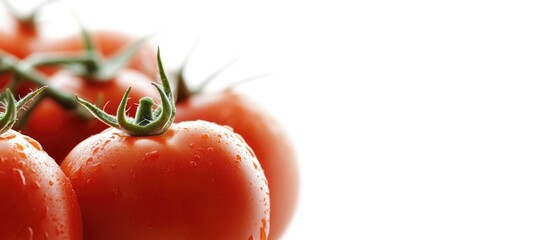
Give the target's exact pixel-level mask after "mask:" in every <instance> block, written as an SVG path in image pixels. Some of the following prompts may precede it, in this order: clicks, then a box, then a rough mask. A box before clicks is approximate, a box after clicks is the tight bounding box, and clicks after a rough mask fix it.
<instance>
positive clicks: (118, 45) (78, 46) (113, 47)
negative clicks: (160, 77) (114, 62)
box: [39, 30, 158, 79]
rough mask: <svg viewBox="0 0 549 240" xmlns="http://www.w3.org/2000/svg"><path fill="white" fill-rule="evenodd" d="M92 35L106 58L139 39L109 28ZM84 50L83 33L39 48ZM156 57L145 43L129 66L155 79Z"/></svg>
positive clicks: (68, 50)
mask: <svg viewBox="0 0 549 240" xmlns="http://www.w3.org/2000/svg"><path fill="white" fill-rule="evenodd" d="M90 36H91V38H92V41H93V43H94V45H95V47H96V48H97V50H98V51H99V52H100V53H101V54H102V55H103V57H105V58H109V57H111V56H113V55H114V54H116V53H118V52H119V51H121V50H123V49H124V48H125V47H127V46H129V45H131V44H132V43H134V42H136V41H137V40H138V39H136V38H134V37H133V36H131V35H126V34H124V33H121V32H118V31H108V30H97V31H91V32H90ZM83 50H84V42H83V40H82V34H76V35H71V36H69V37H66V38H62V39H56V40H53V41H50V42H48V43H47V44H44V45H42V46H40V48H39V51H41V52H80V51H83ZM155 59H156V57H155V50H154V49H153V48H152V47H151V46H150V45H147V44H143V45H142V46H141V47H140V48H139V50H138V51H137V52H136V54H135V55H134V56H133V58H132V59H131V61H130V62H129V63H128V68H131V69H134V70H137V71H139V72H142V73H144V74H145V75H147V76H149V77H151V78H153V79H154V78H156V76H157V74H158V71H157V68H156V62H155Z"/></svg>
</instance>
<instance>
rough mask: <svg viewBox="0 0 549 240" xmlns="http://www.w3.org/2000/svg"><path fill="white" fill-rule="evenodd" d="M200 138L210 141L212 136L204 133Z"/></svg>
mask: <svg viewBox="0 0 549 240" xmlns="http://www.w3.org/2000/svg"><path fill="white" fill-rule="evenodd" d="M200 137H201V138H202V139H208V138H209V137H210V136H209V135H208V134H207V133H202V135H200Z"/></svg>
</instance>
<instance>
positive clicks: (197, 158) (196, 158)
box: [193, 155, 202, 160]
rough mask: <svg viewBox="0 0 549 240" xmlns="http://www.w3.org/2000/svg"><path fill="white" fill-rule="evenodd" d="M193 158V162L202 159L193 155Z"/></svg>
mask: <svg viewBox="0 0 549 240" xmlns="http://www.w3.org/2000/svg"><path fill="white" fill-rule="evenodd" d="M193 158H194V159H195V160H200V159H202V158H201V157H200V156H198V155H194V156H193Z"/></svg>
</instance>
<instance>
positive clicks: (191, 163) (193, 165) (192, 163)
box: [189, 161, 197, 167]
mask: <svg viewBox="0 0 549 240" xmlns="http://www.w3.org/2000/svg"><path fill="white" fill-rule="evenodd" d="M196 165H197V164H196V162H195V161H190V162H189V166H191V167H195V166H196Z"/></svg>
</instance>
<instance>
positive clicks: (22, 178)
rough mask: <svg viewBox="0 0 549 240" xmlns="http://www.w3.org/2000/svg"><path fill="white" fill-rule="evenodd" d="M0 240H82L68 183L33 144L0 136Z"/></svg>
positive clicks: (17, 135)
mask: <svg viewBox="0 0 549 240" xmlns="http://www.w3.org/2000/svg"><path fill="white" fill-rule="evenodd" d="M0 152H1V153H2V155H1V157H0V212H1V213H2V214H0V239H82V219H81V215H80V208H79V207H78V199H77V198H76V195H75V192H74V190H73V189H72V185H71V183H70V181H69V179H68V178H67V177H66V176H65V174H64V173H63V172H62V171H61V169H60V167H59V166H58V165H57V164H56V163H55V161H54V160H53V159H52V158H51V157H49V156H48V154H46V153H45V152H44V151H43V150H42V148H41V147H40V144H39V143H38V142H36V141H35V140H33V139H31V138H29V137H27V136H24V135H22V134H20V133H18V132H16V131H13V130H9V131H8V132H6V133H4V134H2V135H0Z"/></svg>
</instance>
